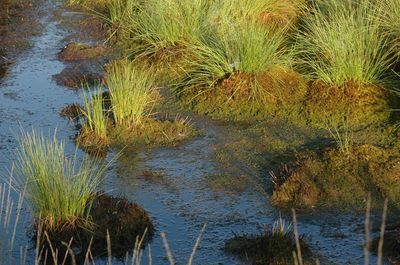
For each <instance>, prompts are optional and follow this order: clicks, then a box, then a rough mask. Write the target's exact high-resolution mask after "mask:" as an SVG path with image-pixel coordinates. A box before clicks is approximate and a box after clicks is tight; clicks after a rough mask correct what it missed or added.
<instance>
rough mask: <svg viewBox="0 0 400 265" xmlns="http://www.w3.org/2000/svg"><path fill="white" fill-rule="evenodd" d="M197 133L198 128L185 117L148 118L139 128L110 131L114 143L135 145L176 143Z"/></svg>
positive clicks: (116, 128) (117, 128) (115, 128)
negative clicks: (189, 123)
mask: <svg viewBox="0 0 400 265" xmlns="http://www.w3.org/2000/svg"><path fill="white" fill-rule="evenodd" d="M194 135H196V130H195V129H194V128H192V127H191V126H190V125H188V124H187V123H186V122H185V120H183V119H171V120H168V119H166V120H158V119H152V118H147V119H144V121H143V122H142V124H141V125H140V126H139V127H137V128H128V129H126V128H119V127H114V128H113V129H112V130H111V132H110V138H111V141H112V143H113V144H117V145H123V146H124V145H134V146H141V145H146V146H165V145H175V144H177V143H179V142H181V141H183V140H185V139H188V138H190V137H193V136H194Z"/></svg>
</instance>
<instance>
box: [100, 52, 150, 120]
mask: <svg viewBox="0 0 400 265" xmlns="http://www.w3.org/2000/svg"><path fill="white" fill-rule="evenodd" d="M106 83H107V86H108V89H109V91H110V99H111V105H112V112H113V116H114V120H115V124H116V125H117V126H122V127H124V128H132V127H137V126H139V125H140V124H141V123H142V121H143V119H144V118H145V117H146V116H147V115H149V114H150V113H151V110H152V108H153V106H154V103H155V101H156V94H157V93H156V89H155V87H154V83H155V79H154V74H153V73H152V72H150V71H148V70H146V69H143V68H139V67H137V66H135V64H134V62H131V61H128V60H121V61H117V62H115V63H114V64H113V65H112V66H111V67H110V69H109V71H108V75H107V80H106Z"/></svg>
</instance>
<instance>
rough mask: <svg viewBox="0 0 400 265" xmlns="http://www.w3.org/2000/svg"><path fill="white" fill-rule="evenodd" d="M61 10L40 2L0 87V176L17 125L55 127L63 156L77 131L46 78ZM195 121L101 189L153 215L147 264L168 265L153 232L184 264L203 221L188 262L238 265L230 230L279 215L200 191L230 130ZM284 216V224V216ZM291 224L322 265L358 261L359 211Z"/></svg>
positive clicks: (251, 227)
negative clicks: (35, 23) (172, 143)
mask: <svg viewBox="0 0 400 265" xmlns="http://www.w3.org/2000/svg"><path fill="white" fill-rule="evenodd" d="M60 6H61V5H60V4H57V3H47V4H46V6H45V7H43V8H45V9H46V10H48V12H47V14H48V15H46V16H44V17H42V18H41V23H42V25H43V32H42V34H41V35H39V36H36V37H34V38H33V40H32V41H33V47H32V49H30V51H28V52H27V54H26V56H23V58H20V59H19V60H18V61H17V63H16V64H15V65H13V67H12V68H11V69H9V74H8V75H7V76H6V77H5V79H3V81H2V84H1V86H0V168H1V169H2V171H3V172H7V170H8V169H10V168H11V165H12V162H13V157H14V153H15V149H16V147H17V142H16V135H17V134H18V132H19V130H20V127H22V128H24V129H25V130H29V129H30V128H31V127H32V128H40V129H42V130H43V131H47V130H53V129H54V128H57V131H58V133H57V134H58V137H59V138H60V139H64V140H65V141H66V146H67V149H68V152H73V150H75V144H74V143H73V141H72V140H71V136H72V135H74V133H75V132H76V131H75V129H74V127H73V126H72V125H71V124H70V123H69V122H68V121H66V120H65V119H63V118H61V117H60V116H59V114H58V112H59V110H60V109H61V108H62V107H63V106H64V105H65V104H68V103H73V102H81V97H80V92H74V91H72V90H68V89H66V88H64V87H59V86H57V85H56V84H55V82H54V81H53V80H52V78H51V77H52V75H54V74H58V73H59V72H61V71H62V70H63V68H64V67H65V65H64V64H63V63H62V62H60V61H58V60H57V56H56V55H57V52H58V51H59V50H60V49H61V48H62V47H63V46H64V45H66V44H67V43H66V40H65V38H66V37H67V36H68V35H70V34H71V32H68V30H67V29H66V28H65V27H62V25H61V24H60V23H61V22H60V21H61V20H63V19H64V20H68V19H72V18H73V17H75V16H76V14H74V13H72V12H66V11H63V13H62V15H61V16H56V17H55V16H53V12H54V11H56V10H58V9H61V7H60ZM194 123H195V125H196V126H198V127H199V128H201V129H203V130H204V133H205V135H204V136H202V137H198V138H196V139H194V140H190V141H188V142H185V143H184V144H182V145H180V146H178V147H171V148H155V149H151V150H146V151H141V152H131V153H125V154H124V155H123V156H122V157H121V158H119V159H118V160H117V161H115V162H114V163H113V164H112V167H111V168H110V170H109V171H108V172H107V177H106V181H105V183H104V187H103V188H104V190H106V191H109V192H110V193H112V194H118V195H123V196H126V197H127V198H129V199H130V200H132V201H135V202H137V203H139V204H140V205H142V206H143V207H144V208H145V209H146V210H148V211H149V213H150V214H151V216H152V217H153V218H154V221H155V227H156V229H157V232H156V236H155V237H154V239H153V241H152V253H153V264H167V260H166V259H165V257H166V255H165V251H164V249H163V245H162V240H161V238H160V236H159V232H160V231H165V232H166V233H167V237H168V240H169V243H170V246H171V249H172V252H173V254H174V256H175V258H176V260H177V264H185V261H187V259H188V257H189V256H190V253H191V250H192V247H193V244H194V242H195V239H196V237H197V234H198V232H199V230H200V228H201V225H202V224H203V223H207V228H206V231H205V233H204V235H203V238H202V243H201V246H200V248H199V250H198V251H197V253H196V256H195V264H210V265H211V264H226V265H231V264H232V265H233V264H243V263H242V262H240V261H239V260H237V259H235V258H233V257H231V256H229V255H226V254H225V253H224V252H223V251H222V250H221V248H222V247H223V245H224V241H225V240H226V239H228V238H230V237H232V236H233V233H241V232H246V233H257V232H260V231H262V229H263V226H264V225H265V224H271V223H272V222H273V221H274V220H275V219H276V218H277V217H278V216H279V211H278V209H275V208H273V207H272V206H271V205H270V204H269V201H268V198H267V197H265V195H264V194H259V193H258V192H255V191H251V189H250V190H249V191H244V192H240V193H230V194H227V193H223V192H221V193H219V192H215V191H211V190H210V188H209V187H207V185H206V184H205V181H204V177H205V176H206V175H207V174H212V173H218V172H220V169H219V165H218V163H217V162H216V161H214V154H215V152H216V148H217V146H218V145H217V144H219V143H221V142H224V141H227V139H230V137H229V134H235V131H234V130H232V129H230V130H227V129H226V126H225V125H224V124H222V123H219V122H215V121H210V120H208V119H204V118H199V119H196V118H195V119H194ZM111 156H112V154H110V157H111ZM145 170H149V171H161V172H163V177H162V178H160V179H157V180H149V179H146V178H144V177H142V176H141V175H142V172H143V171H145ZM5 177H6V176H5ZM283 216H284V217H286V218H287V219H289V220H290V219H291V216H290V215H289V214H288V215H285V214H283ZM298 220H299V226H300V232H301V233H305V234H307V235H309V238H310V242H311V245H312V248H313V250H314V251H315V252H316V253H319V255H320V256H321V257H322V258H321V263H322V264H330V263H334V264H362V263H363V254H362V243H363V236H364V232H363V220H364V216H363V214H362V213H357V214H354V215H353V214H338V213H329V212H324V213H321V212H317V211H315V212H311V213H310V212H308V213H299V215H298ZM30 225H31V223H30V217H29V213H28V212H27V209H24V210H23V216H22V221H21V222H20V226H19V229H18V233H17V240H16V244H15V245H16V246H17V247H16V252H15V255H16V256H18V255H19V249H18V247H19V246H25V245H29V244H30V246H32V244H31V243H29V242H30V239H29V235H28V232H29V229H30ZM33 256H34V250H33V249H31V248H30V249H29V253H28V264H32V259H33ZM373 260H374V258H373ZM100 263H101V262H100ZM144 264H146V261H145V262H144Z"/></svg>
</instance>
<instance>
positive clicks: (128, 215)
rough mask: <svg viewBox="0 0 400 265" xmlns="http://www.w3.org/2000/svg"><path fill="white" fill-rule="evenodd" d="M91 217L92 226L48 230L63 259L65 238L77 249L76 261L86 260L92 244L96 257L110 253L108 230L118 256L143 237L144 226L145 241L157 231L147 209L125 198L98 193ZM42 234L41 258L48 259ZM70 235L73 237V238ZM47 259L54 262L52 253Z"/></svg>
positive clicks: (93, 253)
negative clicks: (108, 249)
mask: <svg viewBox="0 0 400 265" xmlns="http://www.w3.org/2000/svg"><path fill="white" fill-rule="evenodd" d="M90 218H91V220H92V222H93V224H92V225H91V227H73V228H72V227H65V226H64V227H61V228H60V229H58V230H55V231H46V232H47V233H48V235H49V239H50V242H51V244H52V247H53V248H54V249H57V250H58V256H59V258H60V259H61V260H62V259H63V258H64V255H65V251H66V250H67V249H66V247H65V246H64V245H63V244H62V242H71V249H74V252H75V254H74V255H75V258H76V261H77V263H78V264H83V262H84V259H85V254H86V252H87V250H88V249H89V247H90V251H91V253H92V255H93V256H94V257H105V256H107V255H108V252H107V231H108V233H109V235H110V239H111V252H112V255H113V256H115V257H118V258H122V257H124V256H125V254H126V252H127V251H131V250H132V249H133V247H134V246H135V241H136V238H137V237H142V236H143V235H144V232H145V230H147V232H146V234H145V240H144V242H145V243H146V242H147V241H149V240H150V239H151V238H152V236H153V234H154V227H153V224H152V220H151V218H150V216H149V215H148V214H147V212H146V211H145V210H144V209H143V208H142V207H140V206H139V205H137V204H135V203H131V202H129V201H128V200H127V199H125V198H118V197H112V196H109V195H105V194H97V195H96V199H95V201H94V203H93V205H92V209H91V211H90ZM37 228H38V227H37V226H36V229H37ZM40 233H42V232H40ZM37 235H38V233H35V236H34V240H35V242H36V240H37ZM39 238H40V239H41V240H40V241H41V242H40V244H41V247H42V249H43V251H42V255H43V257H42V260H45V257H44V256H45V255H51V253H50V250H49V244H48V241H47V239H46V238H44V237H43V234H42V235H41V236H40V237H39ZM71 238H72V241H70V240H71ZM144 245H145V244H144ZM46 250H48V252H47V251H46ZM47 260H49V261H50V263H51V264H52V261H53V260H52V257H50V256H48V257H47ZM67 264H69V263H67ZM71 264H72V263H71Z"/></svg>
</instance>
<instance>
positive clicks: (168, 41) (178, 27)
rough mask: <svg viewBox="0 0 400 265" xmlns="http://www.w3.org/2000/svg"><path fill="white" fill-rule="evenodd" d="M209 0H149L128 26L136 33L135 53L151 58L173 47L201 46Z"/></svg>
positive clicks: (132, 51) (134, 34)
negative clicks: (196, 44) (199, 44)
mask: <svg viewBox="0 0 400 265" xmlns="http://www.w3.org/2000/svg"><path fill="white" fill-rule="evenodd" d="M209 2H210V1H209V0H165V1H157V0H149V1H146V2H145V3H144V4H142V5H140V7H139V10H138V12H137V13H136V14H135V16H134V17H131V18H130V19H129V20H128V24H127V25H125V27H126V28H129V29H130V31H131V32H132V34H131V35H132V39H131V41H132V42H133V43H134V44H135V45H132V47H131V50H130V51H131V53H132V54H134V55H137V56H150V55H154V54H155V53H157V52H163V50H166V49H168V48H171V47H177V48H180V47H182V46H185V45H187V44H193V43H197V42H198V41H199V39H200V37H201V35H202V34H203V31H204V30H205V29H204V18H205V16H206V13H207V9H208V5H209Z"/></svg>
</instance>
